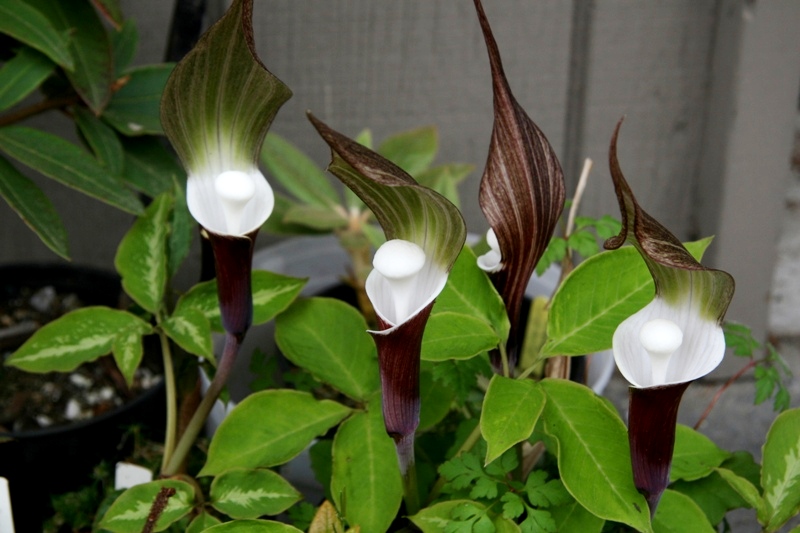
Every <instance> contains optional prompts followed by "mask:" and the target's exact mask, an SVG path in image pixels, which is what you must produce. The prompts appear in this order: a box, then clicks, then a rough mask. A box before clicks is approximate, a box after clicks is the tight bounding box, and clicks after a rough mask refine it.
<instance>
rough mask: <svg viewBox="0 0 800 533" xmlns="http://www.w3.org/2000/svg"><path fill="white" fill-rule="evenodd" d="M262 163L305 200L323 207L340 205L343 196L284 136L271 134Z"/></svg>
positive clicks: (267, 138) (263, 151)
mask: <svg viewBox="0 0 800 533" xmlns="http://www.w3.org/2000/svg"><path fill="white" fill-rule="evenodd" d="M261 162H262V163H264V166H265V167H267V170H269V172H270V174H272V176H273V177H274V178H275V179H276V180H277V181H278V182H279V183H280V184H281V185H283V187H284V188H285V189H286V190H287V191H288V192H289V193H291V194H292V196H294V197H295V198H297V199H298V200H300V201H301V202H303V203H306V204H309V205H315V206H317V207H323V208H330V207H333V206H337V205H339V195H338V194H337V193H336V190H335V189H334V188H333V186H332V185H331V182H330V180H328V178H327V177H326V176H325V173H324V172H322V170H320V169H319V167H318V166H317V165H316V163H314V162H313V161H312V160H311V159H310V158H309V157H308V156H307V155H305V154H304V153H303V152H301V151H300V150H299V149H298V148H297V147H296V146H294V145H293V144H292V143H290V142H289V141H287V140H286V139H284V138H283V137H281V136H279V135H277V134H275V133H268V134H267V136H266V138H265V139H264V147H263V148H262V149H261Z"/></svg>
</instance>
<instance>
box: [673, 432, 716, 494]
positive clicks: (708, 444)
mask: <svg viewBox="0 0 800 533" xmlns="http://www.w3.org/2000/svg"><path fill="white" fill-rule="evenodd" d="M728 457H730V454H729V453H728V452H726V451H724V450H722V449H720V448H719V447H718V446H717V445H716V444H714V442H712V441H711V439H709V438H708V437H706V436H705V435H703V434H702V433H699V432H697V431H695V430H693V429H692V428H690V427H688V426H684V425H682V424H678V426H677V428H676V430H675V450H674V452H673V454H672V469H671V470H670V475H669V478H670V481H676V480H678V479H683V480H686V481H693V480H695V479H700V478H703V477H706V476H707V475H709V474H710V473H711V472H713V471H714V469H715V468H716V467H718V466H719V465H721V464H722V462H723V461H724V460H725V459H727V458H728Z"/></svg>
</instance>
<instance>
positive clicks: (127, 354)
mask: <svg viewBox="0 0 800 533" xmlns="http://www.w3.org/2000/svg"><path fill="white" fill-rule="evenodd" d="M151 331H152V328H151V327H150V324H147V323H146V322H135V323H133V324H132V325H131V326H130V327H128V328H127V329H125V330H123V331H120V332H119V333H118V334H117V337H116V338H115V339H114V344H113V345H112V346H111V353H112V354H113V355H114V361H116V363H117V367H118V368H119V370H120V372H122V375H123V376H124V377H125V382H126V383H127V384H128V386H129V387H130V386H131V385H133V374H134V372H136V369H137V368H139V363H141V362H142V356H143V355H144V347H143V346H142V336H143V335H147V334H148V333H150V332H151Z"/></svg>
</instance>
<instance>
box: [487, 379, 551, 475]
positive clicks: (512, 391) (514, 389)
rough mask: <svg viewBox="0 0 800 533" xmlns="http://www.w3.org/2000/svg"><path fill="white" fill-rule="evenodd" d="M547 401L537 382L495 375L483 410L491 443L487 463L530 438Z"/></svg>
mask: <svg viewBox="0 0 800 533" xmlns="http://www.w3.org/2000/svg"><path fill="white" fill-rule="evenodd" d="M544 404H545V393H544V391H543V390H542V388H541V387H540V386H539V385H538V384H537V383H536V382H535V381H533V380H530V379H519V380H518V379H509V378H505V377H503V376H500V375H498V374H495V375H494V376H492V380H491V382H490V383H489V388H488V389H487V390H486V396H485V397H484V398H483V409H482V410H481V434H482V435H483V438H484V439H486V443H487V444H488V447H487V450H486V459H485V460H484V464H487V465H488V464H489V463H491V462H492V461H494V460H495V459H497V458H498V457H500V456H501V455H503V453H505V451H506V450H508V449H509V448H511V447H512V446H514V445H515V444H517V443H519V442H522V441H524V440H526V439H527V438H528V437H530V436H531V433H533V428H534V427H536V422H537V421H538V420H539V416H540V415H541V414H542V411H543V409H544Z"/></svg>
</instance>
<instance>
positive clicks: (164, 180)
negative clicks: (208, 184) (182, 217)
mask: <svg viewBox="0 0 800 533" xmlns="http://www.w3.org/2000/svg"><path fill="white" fill-rule="evenodd" d="M122 146H123V148H124V149H125V164H124V170H123V173H122V179H123V181H125V183H127V184H128V185H130V186H131V187H132V188H134V189H136V190H137V191H140V192H143V193H145V194H146V195H147V196H149V197H151V198H155V197H156V196H158V195H159V194H161V193H162V192H166V191H168V190H170V189H171V188H172V185H173V182H174V180H178V181H180V182H181V183H185V182H186V172H185V171H184V170H183V168H181V165H180V163H178V160H177V159H175V156H174V155H173V154H171V153H170V152H169V151H168V150H167V149H166V148H165V147H164V145H163V144H161V141H160V140H159V139H158V138H156V137H147V136H145V137H123V138H122ZM183 196H186V195H185V194H184V195H183ZM184 203H185V202H184Z"/></svg>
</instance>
